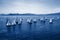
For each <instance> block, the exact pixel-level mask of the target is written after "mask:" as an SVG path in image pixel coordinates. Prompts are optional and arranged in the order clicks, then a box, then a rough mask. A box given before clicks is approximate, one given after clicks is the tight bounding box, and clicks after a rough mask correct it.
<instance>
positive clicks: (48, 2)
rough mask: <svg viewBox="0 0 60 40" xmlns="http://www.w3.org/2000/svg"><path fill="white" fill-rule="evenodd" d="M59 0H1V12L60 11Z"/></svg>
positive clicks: (38, 12) (43, 12) (44, 12)
mask: <svg viewBox="0 0 60 40" xmlns="http://www.w3.org/2000/svg"><path fill="white" fill-rule="evenodd" d="M59 3H60V1H59V0H0V13H35V14H36V13H37V14H41V13H42V14H46V13H55V12H60V5H59Z"/></svg>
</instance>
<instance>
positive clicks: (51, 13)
mask: <svg viewBox="0 0 60 40" xmlns="http://www.w3.org/2000/svg"><path fill="white" fill-rule="evenodd" d="M47 15H60V12H59V13H51V14H47Z"/></svg>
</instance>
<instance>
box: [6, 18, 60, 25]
mask: <svg viewBox="0 0 60 40" xmlns="http://www.w3.org/2000/svg"><path fill="white" fill-rule="evenodd" d="M58 18H59V17H58ZM58 18H57V19H58ZM39 20H40V21H41V22H43V23H45V22H46V20H48V18H45V17H43V18H40V19H39ZM53 20H54V18H49V24H52V23H53ZM37 21H38V20H37V19H32V18H28V19H27V20H26V22H27V23H29V24H32V22H34V23H37ZM22 22H23V18H20V19H19V21H17V20H13V21H12V23H10V22H9V21H7V23H6V26H15V25H16V24H18V25H21V24H22Z"/></svg>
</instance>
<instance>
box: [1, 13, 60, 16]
mask: <svg viewBox="0 0 60 40" xmlns="http://www.w3.org/2000/svg"><path fill="white" fill-rule="evenodd" d="M36 15H37V16H42V15H60V13H51V14H32V13H24V14H19V13H10V14H0V16H36Z"/></svg>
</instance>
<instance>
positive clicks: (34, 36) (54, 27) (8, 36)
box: [0, 16, 60, 40]
mask: <svg viewBox="0 0 60 40" xmlns="http://www.w3.org/2000/svg"><path fill="white" fill-rule="evenodd" d="M43 17H44V16H0V40H60V18H57V17H59V16H45V17H47V20H45V22H43V21H40V20H39V19H41V18H43ZM7 18H8V21H9V22H13V20H14V19H15V18H17V20H18V21H19V19H18V18H20V19H22V18H23V20H22V24H20V25H18V24H16V25H15V26H10V27H7V26H6V21H7ZM29 18H31V19H32V20H33V19H37V22H36V23H34V22H33V21H32V24H29V23H27V19H29ZM50 18H54V20H53V23H51V24H50V23H49V19H50Z"/></svg>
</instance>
